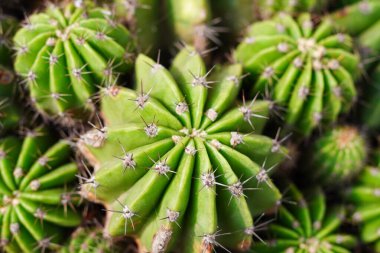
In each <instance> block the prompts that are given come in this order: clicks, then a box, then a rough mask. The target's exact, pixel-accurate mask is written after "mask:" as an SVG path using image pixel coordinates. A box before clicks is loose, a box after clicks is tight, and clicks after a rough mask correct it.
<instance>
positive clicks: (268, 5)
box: [256, 0, 325, 19]
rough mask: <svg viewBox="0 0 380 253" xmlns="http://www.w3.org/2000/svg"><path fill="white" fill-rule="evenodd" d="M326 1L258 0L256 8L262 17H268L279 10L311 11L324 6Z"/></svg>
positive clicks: (290, 11) (286, 11)
mask: <svg viewBox="0 0 380 253" xmlns="http://www.w3.org/2000/svg"><path fill="white" fill-rule="evenodd" d="M324 2H325V0H318V1H316V0H257V3H256V8H257V9H258V10H257V11H258V13H259V14H260V16H261V18H264V19H267V18H270V17H272V16H273V15H275V14H277V13H278V12H285V13H288V14H294V13H300V12H304V11H310V10H312V9H314V8H316V7H321V6H323V3H324Z"/></svg>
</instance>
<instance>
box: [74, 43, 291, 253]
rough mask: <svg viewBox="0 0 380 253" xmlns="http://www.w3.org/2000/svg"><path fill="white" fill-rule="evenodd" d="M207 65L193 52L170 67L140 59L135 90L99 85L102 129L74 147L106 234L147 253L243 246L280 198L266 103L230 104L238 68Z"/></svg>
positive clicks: (276, 149)
mask: <svg viewBox="0 0 380 253" xmlns="http://www.w3.org/2000/svg"><path fill="white" fill-rule="evenodd" d="M205 69H206V68H205V65H204V62H203V60H202V59H201V57H200V56H199V54H198V53H196V51H195V50H193V49H192V48H184V49H182V50H181V51H180V52H179V53H178V54H177V56H176V57H175V59H174V61H173V64H172V67H171V69H170V71H168V70H166V69H165V68H164V67H163V66H162V65H160V64H158V63H156V62H154V61H153V60H151V59H150V58H148V57H146V56H145V55H140V56H139V57H138V58H137V62H136V79H137V80H136V83H137V84H138V88H137V91H133V90H129V89H126V88H119V87H109V88H108V89H104V90H103V98H102V109H101V111H102V115H103V117H104V121H105V126H102V127H99V128H97V129H94V130H92V131H90V132H88V133H86V134H84V135H83V136H82V137H81V141H80V142H79V147H80V149H81V151H82V153H83V154H84V155H85V156H86V157H87V158H88V160H89V161H90V162H91V163H92V164H93V165H94V167H95V172H94V174H93V175H89V177H88V178H87V179H85V180H84V181H83V185H84V187H83V190H84V191H87V193H88V195H89V197H90V198H91V199H96V200H98V201H101V202H102V203H104V204H105V205H106V208H107V210H108V212H107V214H108V218H107V221H106V228H105V229H106V231H108V232H109V233H110V234H111V235H113V236H117V235H123V234H132V235H136V236H137V237H138V238H139V242H141V244H142V247H143V248H144V249H145V250H147V251H150V252H167V251H169V250H170V249H171V248H173V247H181V249H182V252H209V251H211V250H212V249H213V247H215V246H223V247H230V248H247V247H249V245H250V243H251V240H252V238H251V235H252V232H254V231H253V227H252V226H253V217H252V216H254V215H257V214H260V213H262V212H263V211H264V210H266V209H268V208H270V207H272V206H273V205H274V204H275V202H276V201H277V200H278V199H279V197H280V193H279V191H278V190H277V188H276V187H275V186H274V185H273V184H272V182H271V180H270V178H269V174H268V173H269V171H270V170H271V168H273V167H274V166H275V165H276V164H277V163H278V162H280V161H281V160H282V159H283V158H284V156H285V153H286V152H287V151H286V150H285V148H283V147H281V146H280V143H279V141H277V140H273V139H271V138H268V137H265V136H262V135H260V132H261V130H262V128H263V127H264V124H265V122H266V119H265V117H266V115H267V114H268V110H269V108H268V107H269V103H268V102H266V101H255V100H253V101H244V102H243V104H241V105H240V106H239V107H233V104H234V103H235V99H236V96H237V95H238V92H239V89H240V85H241V77H242V67H241V66H240V65H238V64H235V65H228V66H217V67H216V68H215V70H213V74H212V75H211V74H210V71H211V70H210V71H209V72H206V70H205ZM252 132H255V134H252ZM268 168H269V169H268ZM255 189H257V190H255Z"/></svg>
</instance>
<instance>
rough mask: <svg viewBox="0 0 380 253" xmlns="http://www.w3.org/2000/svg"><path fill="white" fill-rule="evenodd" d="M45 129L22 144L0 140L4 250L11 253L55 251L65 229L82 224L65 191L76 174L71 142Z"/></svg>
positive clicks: (0, 212) (0, 216)
mask: <svg viewBox="0 0 380 253" xmlns="http://www.w3.org/2000/svg"><path fill="white" fill-rule="evenodd" d="M53 139H54V138H52V136H50V135H49V134H47V133H46V131H45V130H43V129H36V130H34V131H32V132H29V133H28V135H27V136H26V137H25V139H24V140H23V141H21V140H19V139H17V138H15V137H7V138H5V139H1V140H0V225H1V226H0V227H1V235H0V239H1V241H0V247H1V249H5V250H6V251H7V252H8V251H9V252H39V251H45V250H47V249H56V248H57V246H58V245H57V243H58V242H59V241H61V240H62V239H63V232H64V231H63V229H64V227H74V226H77V225H79V223H80V217H79V215H78V214H77V213H76V212H74V210H72V208H74V204H75V201H74V196H73V195H72V194H71V193H70V192H68V191H67V189H66V188H67V187H68V186H69V185H67V184H70V183H71V182H72V181H73V180H74V179H75V174H76V173H77V166H76V165H75V164H74V163H70V162H69V161H68V159H69V155H70V152H71V151H70V147H69V145H68V143H67V142H65V141H60V142H58V143H56V144H54V142H53Z"/></svg>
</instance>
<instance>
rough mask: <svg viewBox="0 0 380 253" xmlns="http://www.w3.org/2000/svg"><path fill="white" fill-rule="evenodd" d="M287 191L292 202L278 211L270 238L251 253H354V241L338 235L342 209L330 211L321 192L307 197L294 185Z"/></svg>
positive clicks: (315, 191) (285, 204) (255, 247)
mask: <svg viewBox="0 0 380 253" xmlns="http://www.w3.org/2000/svg"><path fill="white" fill-rule="evenodd" d="M287 191H288V193H287V195H289V200H288V201H287V203H283V205H282V206H280V207H279V209H278V214H277V219H276V221H274V222H273V223H272V224H270V225H269V229H268V230H269V234H270V235H271V237H270V238H269V239H268V240H266V243H264V241H263V242H262V243H259V244H256V245H255V246H254V247H253V248H252V251H251V252H252V253H256V252H257V253H272V252H273V253H279V252H281V253H294V252H305V253H322V252H331V253H343V252H344V253H349V252H351V251H350V250H349V249H351V248H353V247H354V246H355V244H356V240H355V238H354V237H353V236H351V235H346V234H340V233H338V232H336V231H337V230H338V229H339V227H340V226H341V225H342V222H343V220H344V219H345V211H344V208H343V206H336V207H329V206H328V205H327V203H326V199H325V195H324V193H323V192H322V191H321V189H319V188H317V189H314V190H312V191H311V193H310V194H309V195H307V196H303V194H302V193H301V192H300V191H299V190H298V189H297V188H296V187H295V186H294V185H290V186H289V188H288V190H287ZM305 197H307V198H305Z"/></svg>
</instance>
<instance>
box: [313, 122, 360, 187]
mask: <svg viewBox="0 0 380 253" xmlns="http://www.w3.org/2000/svg"><path fill="white" fill-rule="evenodd" d="M311 156H312V165H311V168H310V169H308V171H307V173H309V174H312V175H313V176H314V177H315V179H316V180H317V182H318V183H321V184H324V185H326V186H334V185H337V184H341V183H344V182H347V181H348V180H350V179H352V178H353V177H354V176H356V175H357V174H358V173H359V172H360V170H361V169H362V168H363V166H364V164H365V161H366V157H367V144H366V142H365V139H364V138H363V136H361V134H360V133H359V131H358V129H356V128H355V127H351V126H338V127H335V128H333V129H331V130H329V131H327V132H326V133H324V134H323V135H322V136H321V137H319V138H318V139H317V140H316V141H315V143H314V145H313V148H312V151H311Z"/></svg>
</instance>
